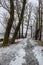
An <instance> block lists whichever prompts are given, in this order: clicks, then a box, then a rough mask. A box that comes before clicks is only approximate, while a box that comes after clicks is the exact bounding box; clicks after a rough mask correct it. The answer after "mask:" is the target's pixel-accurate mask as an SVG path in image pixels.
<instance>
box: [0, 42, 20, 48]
mask: <svg viewBox="0 0 43 65" xmlns="http://www.w3.org/2000/svg"><path fill="white" fill-rule="evenodd" d="M14 44H16V45H17V44H19V41H18V42H15V43H14ZM14 44H9V43H8V44H6V45H5V46H3V43H0V48H2V47H9V46H11V45H14Z"/></svg>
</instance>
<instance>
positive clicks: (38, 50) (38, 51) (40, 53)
mask: <svg viewBox="0 0 43 65" xmlns="http://www.w3.org/2000/svg"><path fill="white" fill-rule="evenodd" d="M33 52H34V55H35V57H36V58H37V59H38V61H39V65H43V47H42V46H36V47H34V49H33Z"/></svg>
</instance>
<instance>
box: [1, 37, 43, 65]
mask: <svg viewBox="0 0 43 65" xmlns="http://www.w3.org/2000/svg"><path fill="white" fill-rule="evenodd" d="M0 65H43V47H41V46H38V45H37V42H36V41H34V40H32V39H31V38H27V39H24V40H21V42H19V44H13V45H11V46H9V47H4V48H3V47H2V48H0Z"/></svg>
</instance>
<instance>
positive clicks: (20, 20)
mask: <svg viewBox="0 0 43 65" xmlns="http://www.w3.org/2000/svg"><path fill="white" fill-rule="evenodd" d="M25 4H26V0H23V7H22V11H21V15H20V17H19V23H18V25H17V27H16V29H15V32H14V34H13V38H12V39H11V44H13V43H14V42H15V38H16V36H17V33H18V31H19V29H20V25H21V23H22V20H23V15H24V10H25Z"/></svg>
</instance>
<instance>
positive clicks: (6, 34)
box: [3, 0, 14, 45]
mask: <svg viewBox="0 0 43 65" xmlns="http://www.w3.org/2000/svg"><path fill="white" fill-rule="evenodd" d="M13 20H14V2H13V0H10V18H9V21H8V24H7V27H6V32H5V35H4V40H3V45H6V44H8V40H9V34H10V30H11V27H12V24H13Z"/></svg>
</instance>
